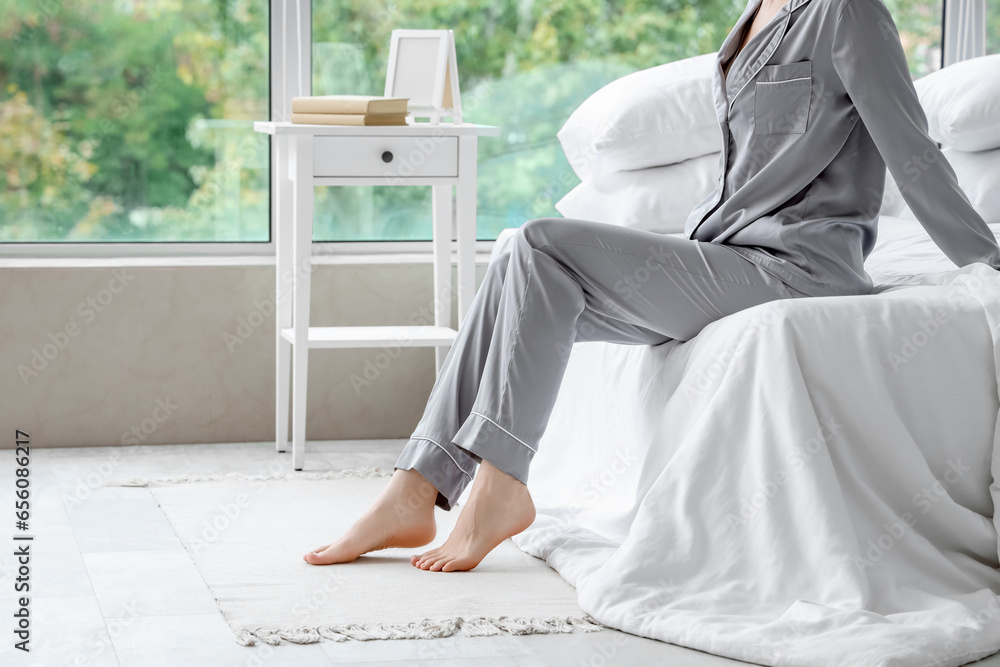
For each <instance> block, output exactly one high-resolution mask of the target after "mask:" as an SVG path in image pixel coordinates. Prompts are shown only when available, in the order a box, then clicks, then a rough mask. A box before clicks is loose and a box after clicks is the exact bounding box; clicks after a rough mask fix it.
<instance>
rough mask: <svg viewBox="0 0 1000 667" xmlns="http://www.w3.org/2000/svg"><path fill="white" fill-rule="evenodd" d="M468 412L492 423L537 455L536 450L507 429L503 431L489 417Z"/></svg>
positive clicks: (480, 413) (501, 428)
mask: <svg viewBox="0 0 1000 667" xmlns="http://www.w3.org/2000/svg"><path fill="white" fill-rule="evenodd" d="M470 412H472V414H474V415H479V416H480V417H482V418H483V419H485V420H486V421H488V422H491V423H493V424H494V425H495V426H496V427H497V428H498V429H500V430H501V431H503V432H504V433H506V434H507V435H509V436H510V437H512V438H514V439H515V440H517V441H518V442H519V443H521V444H522V445H524V446H525V447H527V448H528V449H530V450H531V451H533V452H535V453H536V454H537V453H538V450H537V449H535V448H534V447H532V446H531V445H529V444H528V443H526V442H525V441H524V440H521V439H520V438H519V437H517V436H516V435H514V434H513V433H511V432H510V431H508V430H507V429H505V428H504V427H503V426H501V425H500V424H497V423H496V422H495V421H493V420H492V419H490V418H489V417H487V416H486V415H484V414H483V413H482V412H476V411H475V410H471V411H470Z"/></svg>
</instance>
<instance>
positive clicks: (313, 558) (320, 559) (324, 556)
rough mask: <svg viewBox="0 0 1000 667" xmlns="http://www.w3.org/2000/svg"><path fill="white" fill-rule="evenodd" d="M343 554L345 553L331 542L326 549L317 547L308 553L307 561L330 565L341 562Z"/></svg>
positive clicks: (314, 563)
mask: <svg viewBox="0 0 1000 667" xmlns="http://www.w3.org/2000/svg"><path fill="white" fill-rule="evenodd" d="M343 556H344V554H342V553H341V552H340V549H338V548H336V547H335V546H334V545H332V544H331V545H330V546H328V547H326V548H325V549H317V550H316V551H314V552H312V553H309V554H306V562H307V563H311V564H313V565H330V564H331V563H338V562H341V561H342V560H343Z"/></svg>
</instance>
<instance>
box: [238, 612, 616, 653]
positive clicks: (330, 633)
mask: <svg viewBox="0 0 1000 667" xmlns="http://www.w3.org/2000/svg"><path fill="white" fill-rule="evenodd" d="M605 627H607V626H604V625H602V624H600V623H598V622H597V621H596V620H595V619H594V618H592V617H591V616H589V615H587V616H569V617H563V618H558V617H550V618H511V617H509V616H500V617H498V618H482V617H479V618H469V619H463V618H449V619H445V620H436V621H435V620H430V619H424V620H422V621H415V622H413V623H406V624H399V623H369V624H365V625H356V624H353V625H321V626H316V627H301V628H293V629H288V630H266V629H264V628H256V629H242V630H237V631H236V642H237V643H238V644H240V645H241V646H254V645H255V644H256V643H257V642H264V643H265V644H270V645H271V646H277V645H279V644H281V643H282V642H287V643H289V644H315V643H316V642H319V641H321V640H323V639H329V640H330V641H335V642H344V641H348V640H351V639H353V640H355V641H371V640H374V639H437V638H442V637H450V636H452V635H454V634H456V633H458V634H462V635H465V636H466V637H489V636H493V635H499V634H503V633H508V634H511V635H536V634H552V633H557V632H558V633H568V632H573V631H575V630H579V631H581V632H597V631H600V630H603V629H604V628H605Z"/></svg>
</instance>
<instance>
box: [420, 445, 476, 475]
mask: <svg viewBox="0 0 1000 667" xmlns="http://www.w3.org/2000/svg"><path fill="white" fill-rule="evenodd" d="M410 440H427V441H429V442H433V443H434V444H435V445H437V446H438V447H441V451H442V452H444V453H445V454H447V455H448V458H450V459H451V460H452V462H453V463H454V464H455V467H456V468H458V469H459V470H461V471H462V472H464V473H465V476H466V477H468V478H469V479H472V475H470V474H469V473H467V472H465V469H464V468H463V467H462V466H460V465H458V461H456V460H455V457H454V456H452V455H451V452H449V451H448V450H447V449H445V448H444V447H443V446H442V445H441V443H440V442H438V441H437V440H433V439H431V438H426V437H424V436H422V435H411V436H410Z"/></svg>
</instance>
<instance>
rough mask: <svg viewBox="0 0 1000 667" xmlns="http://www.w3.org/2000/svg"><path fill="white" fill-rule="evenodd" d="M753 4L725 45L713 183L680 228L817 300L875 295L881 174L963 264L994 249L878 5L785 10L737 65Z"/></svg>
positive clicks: (988, 259) (812, 4) (994, 262)
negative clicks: (873, 259)
mask: <svg viewBox="0 0 1000 667" xmlns="http://www.w3.org/2000/svg"><path fill="white" fill-rule="evenodd" d="M760 4H761V0H751V1H750V3H749V4H748V6H747V9H746V10H745V11H744V13H743V15H742V16H741V17H740V19H739V20H738V21H737V23H736V26H735V27H734V28H733V30H732V32H730V34H729V36H728V37H727V38H726V40H725V41H724V42H723V44H722V46H721V47H720V48H719V55H718V58H717V60H716V71H715V75H714V87H713V90H714V97H715V107H716V112H717V115H718V117H719V122H720V124H721V126H722V135H723V150H722V153H721V155H720V162H719V164H720V169H719V183H718V185H717V186H716V189H715V190H714V191H713V192H712V193H711V194H710V195H709V196H708V197H707V198H706V199H705V200H704V201H702V202H701V203H700V204H698V206H697V207H695V209H694V210H692V211H691V213H690V215H689V216H688V218H687V221H686V223H685V225H684V235H685V237H687V238H688V239H695V240H699V241H707V242H711V243H718V244H723V245H726V246H728V247H730V248H731V249H732V250H733V251H735V252H737V253H739V254H740V255H742V256H744V257H745V258H747V259H749V260H750V261H752V262H754V263H756V264H757V265H758V266H760V267H761V268H762V269H764V270H766V271H768V272H770V273H772V274H773V275H775V276H777V277H779V278H780V279H781V280H783V281H784V282H785V283H787V284H788V285H790V286H792V287H794V288H795V289H798V290H800V291H802V292H805V293H806V294H809V295H811V296H824V295H831V294H869V293H871V292H872V288H873V285H872V280H871V278H870V277H869V276H868V274H867V273H866V272H865V270H864V262H865V259H866V258H867V257H868V255H869V253H870V252H871V250H872V248H873V247H874V245H875V238H876V233H877V223H878V215H879V208H880V207H881V203H882V195H883V189H884V186H885V170H886V167H888V169H889V173H891V174H892V176H893V178H894V179H895V180H896V182H897V184H898V185H899V190H900V192H901V194H902V195H903V199H904V200H905V201H906V203H907V204H908V205H909V207H910V210H911V211H913V214H914V215H915V216H916V218H917V220H918V221H919V222H920V224H921V225H923V227H924V229H926V230H927V233H928V235H929V236H930V237H931V239H932V240H933V241H934V242H935V243H936V244H937V245H938V247H939V248H941V250H942V251H943V252H944V254H945V255H946V256H947V257H948V258H949V259H950V260H952V261H953V262H955V264H956V265H958V266H964V265H966V264H970V263H972V262H984V263H986V264H989V265H990V266H992V267H993V268H995V269H1000V247H998V245H997V241H996V238H995V237H994V235H993V233H992V231H991V230H990V229H989V227H988V226H987V225H986V222H985V221H984V220H983V218H982V217H981V216H980V215H979V214H978V213H977V212H976V211H975V209H974V208H973V207H972V205H971V203H970V202H969V199H968V197H967V196H966V195H965V193H964V192H963V191H962V190H961V189H960V187H959V185H958V181H957V178H956V176H955V172H954V170H953V169H952V167H951V166H950V165H949V164H948V161H947V160H946V159H945V158H944V156H943V155H942V153H941V151H940V149H939V148H938V146H937V144H936V143H935V142H934V141H933V140H931V138H930V137H929V135H928V133H927V118H926V116H925V114H924V111H923V108H922V107H921V106H920V101H919V99H918V97H917V93H916V90H915V89H914V86H913V82H912V80H911V77H910V73H909V69H908V66H907V63H906V56H905V54H904V52H903V49H902V45H901V44H900V41H899V33H898V32H897V29H896V24H895V22H894V21H893V19H892V16H891V15H890V14H889V11H888V9H886V6H885V4H883V2H882V0H791V1H790V2H789V3H788V4H786V5H785V6H784V7H782V8H781V10H779V11H778V13H777V15H776V16H775V17H774V18H772V19H771V21H770V22H769V23H768V24H767V25H766V26H765V27H764V28H763V29H762V30H761V31H760V32H759V33H757V34H756V35H754V36H753V37H752V38H750V40H749V41H748V42H747V44H746V45H745V46H744V48H743V50H742V51H741V52H740V53H739V54H738V55H737V56H736V59H735V60H734V61H733V63H732V65H731V66H730V69H729V74H728V77H726V78H723V75H722V64H723V63H724V62H726V60H727V59H728V58H730V57H731V56H732V54H733V53H735V51H736V49H737V47H738V45H739V42H740V39H741V37H742V33H743V28H744V27H747V28H749V25H748V24H749V20H750V18H751V17H752V16H753V15H754V13H755V12H756V10H757V8H758V6H759V5H760Z"/></svg>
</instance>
